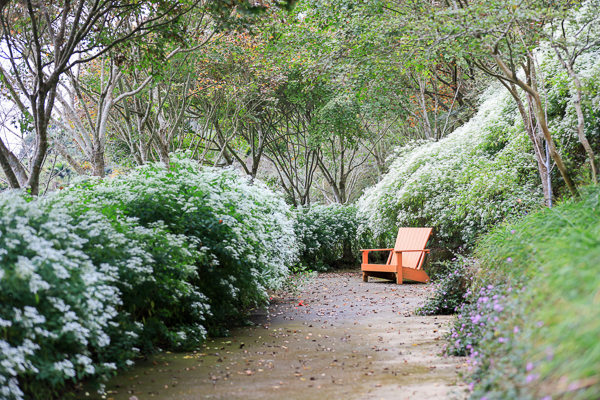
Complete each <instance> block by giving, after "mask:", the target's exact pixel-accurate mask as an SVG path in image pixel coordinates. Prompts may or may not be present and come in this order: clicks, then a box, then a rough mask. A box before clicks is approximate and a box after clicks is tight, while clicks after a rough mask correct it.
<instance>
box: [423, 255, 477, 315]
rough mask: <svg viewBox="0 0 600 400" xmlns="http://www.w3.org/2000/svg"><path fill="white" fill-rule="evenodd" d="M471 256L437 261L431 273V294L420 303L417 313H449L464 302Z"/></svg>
mask: <svg viewBox="0 0 600 400" xmlns="http://www.w3.org/2000/svg"><path fill="white" fill-rule="evenodd" d="M475 263H476V261H475V260H474V259H471V258H466V257H464V256H459V257H457V258H454V259H452V261H442V262H438V263H437V264H438V266H437V268H434V269H433V270H434V271H435V275H431V279H432V281H434V282H435V283H434V284H433V285H431V288H430V290H431V295H430V296H429V297H428V298H427V300H425V301H424V302H423V304H422V305H420V306H419V307H418V308H417V310H416V313H417V314H419V315H451V314H454V313H455V312H456V311H457V310H458V309H459V307H461V306H462V305H463V303H464V302H465V297H466V296H467V290H468V288H469V287H470V285H471V280H472V279H473V270H474V264H475Z"/></svg>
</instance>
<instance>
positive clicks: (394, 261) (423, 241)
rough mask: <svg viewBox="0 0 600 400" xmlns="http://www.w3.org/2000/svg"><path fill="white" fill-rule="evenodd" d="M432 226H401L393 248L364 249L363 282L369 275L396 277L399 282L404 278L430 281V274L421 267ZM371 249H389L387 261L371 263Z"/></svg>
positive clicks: (366, 280) (415, 280)
mask: <svg viewBox="0 0 600 400" xmlns="http://www.w3.org/2000/svg"><path fill="white" fill-rule="evenodd" d="M431 231H432V228H400V229H399V230H398V238H397V239H396V245H395V246H394V248H393V249H366V250H361V251H362V264H361V266H360V268H361V270H362V272H363V282H368V281H369V276H374V277H377V278H384V279H391V280H394V279H396V283H397V284H399V285H400V284H402V281H403V280H408V281H414V282H424V283H426V282H429V276H427V274H426V273H425V271H423V270H422V269H421V267H422V266H423V262H424V261H425V257H426V254H427V253H429V250H427V249H425V246H426V245H427V241H428V240H429V236H430V235H431ZM371 251H389V252H390V256H389V257H388V260H387V263H386V264H385V265H384V264H369V253H370V252H371Z"/></svg>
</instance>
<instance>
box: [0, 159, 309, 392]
mask: <svg viewBox="0 0 600 400" xmlns="http://www.w3.org/2000/svg"><path fill="white" fill-rule="evenodd" d="M172 159H173V162H172V164H171V165H170V167H169V168H168V169H167V168H165V167H164V166H162V165H160V164H158V163H156V164H149V165H146V166H144V167H142V168H138V169H137V170H135V171H134V172H132V173H131V174H129V175H127V176H121V177H118V178H116V179H112V180H111V179H106V180H104V181H100V180H96V179H93V178H92V179H88V180H83V181H79V182H77V183H76V184H74V185H73V186H72V187H70V188H68V189H66V190H63V191H60V192H59V193H56V194H54V195H51V196H48V197H42V198H39V199H37V200H35V201H34V200H32V199H31V198H28V197H24V196H23V195H21V194H19V193H15V192H8V193H4V194H2V195H0V338H1V339H0V350H1V351H0V398H2V399H11V400H12V399H22V398H24V397H25V398H36V399H50V398H53V397H56V396H58V395H59V394H60V393H61V392H63V391H64V390H65V388H67V387H68V386H69V385H73V384H75V383H76V382H78V381H79V380H81V379H83V378H101V377H103V376H106V375H108V374H111V373H114V371H115V370H116V369H117V368H124V367H126V366H127V365H130V364H132V361H131V358H133V357H134V356H135V354H136V353H142V354H147V353H150V352H152V351H155V349H156V348H157V347H163V348H165V347H166V348H171V349H173V348H175V349H177V348H190V347H197V346H198V345H199V343H200V341H201V340H203V339H204V338H205V336H206V334H207V330H208V331H212V332H214V333H219V332H222V330H223V327H226V326H227V325H229V324H231V323H233V322H235V321H234V320H232V318H234V317H238V316H241V315H243V312H244V308H246V307H249V306H252V305H257V304H262V303H264V302H266V301H267V300H268V296H267V290H268V289H277V288H279V287H280V286H281V285H282V284H283V282H284V280H285V277H286V276H287V273H288V267H290V266H291V265H292V264H294V263H295V262H296V260H297V258H296V256H297V249H298V246H297V243H296V237H295V235H294V232H293V219H292V214H291V211H290V209H289V207H288V206H287V205H286V204H285V203H284V201H283V200H282V199H281V197H280V196H279V195H277V194H275V193H273V192H272V191H270V190H268V189H267V188H266V187H265V186H264V185H262V184H261V183H260V182H257V181H255V182H254V183H252V184H251V183H250V182H249V181H248V180H247V179H245V178H242V177H240V176H239V175H238V174H236V173H235V172H234V171H232V170H216V169H200V168H199V166H198V165H197V164H196V163H195V162H193V161H191V160H189V159H188V158H186V156H185V155H184V154H177V155H173V158H172ZM100 389H101V390H102V387H100Z"/></svg>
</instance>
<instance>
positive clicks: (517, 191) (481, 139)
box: [358, 87, 543, 250]
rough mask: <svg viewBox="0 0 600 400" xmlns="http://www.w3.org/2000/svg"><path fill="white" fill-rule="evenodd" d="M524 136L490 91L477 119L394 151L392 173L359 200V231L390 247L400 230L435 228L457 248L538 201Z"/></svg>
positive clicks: (515, 117) (506, 102)
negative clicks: (360, 225)
mask: <svg viewBox="0 0 600 400" xmlns="http://www.w3.org/2000/svg"><path fill="white" fill-rule="evenodd" d="M531 154H532V148H531V143H530V141H529V138H528V137H527V135H526V133H525V131H524V129H523V127H522V120H521V117H520V116H519V113H518V110H517V109H516V106H515V105H514V101H512V99H511V98H510V95H509V94H508V93H507V91H506V89H504V88H502V87H500V88H491V89H489V90H488V92H487V93H486V96H485V98H484V101H483V104H482V105H481V106H480V108H479V111H478V113H477V114H476V115H475V116H474V117H473V118H472V119H471V120H470V121H469V122H468V123H467V124H465V125H463V126H462V127H460V128H458V129H457V130H456V131H455V132H453V133H452V134H450V135H449V136H447V137H446V138H443V139H441V140H439V141H437V142H433V141H421V142H414V143H412V144H411V145H408V146H406V147H404V148H400V149H398V150H397V152H396V154H395V155H394V156H393V162H392V165H391V166H390V171H389V172H388V173H387V174H386V175H385V176H384V177H383V179H382V180H381V181H380V182H379V183H378V184H377V185H375V186H373V187H371V188H369V189H367V190H366V191H365V194H364V195H363V196H362V197H361V198H360V199H359V201H358V207H359V216H360V218H361V221H366V222H364V223H363V225H362V227H361V229H360V230H359V232H361V231H363V230H370V231H372V232H373V234H374V236H375V237H377V238H384V239H386V240H388V241H390V240H393V239H392V238H394V237H395V236H396V233H397V229H398V227H399V226H401V227H402V226H404V227H410V226H431V227H434V228H435V229H434V232H435V236H434V240H435V242H436V246H441V247H446V248H449V249H451V250H455V249H457V248H459V247H461V246H463V245H465V244H466V245H468V246H472V245H473V244H474V242H475V238H476V237H477V236H478V235H481V234H482V233H485V232H486V231H488V230H489V229H490V228H491V227H493V226H494V225H496V224H498V223H500V222H502V221H503V220H504V219H505V218H507V217H510V216H515V215H523V214H524V213H526V212H528V211H529V210H532V209H535V208H537V207H539V205H540V204H542V203H543V196H542V192H541V185H540V179H539V173H538V170H537V166H536V164H535V161H534V159H533V157H532V155H531Z"/></svg>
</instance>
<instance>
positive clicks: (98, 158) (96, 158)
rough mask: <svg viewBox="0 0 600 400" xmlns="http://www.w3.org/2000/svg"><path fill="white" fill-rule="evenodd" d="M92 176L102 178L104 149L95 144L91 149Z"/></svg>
mask: <svg viewBox="0 0 600 400" xmlns="http://www.w3.org/2000/svg"><path fill="white" fill-rule="evenodd" d="M91 162H92V174H93V175H94V176H99V177H100V178H104V149H103V148H102V146H101V145H100V143H97V144H96V143H95V144H94V148H93V149H92V159H91Z"/></svg>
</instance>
